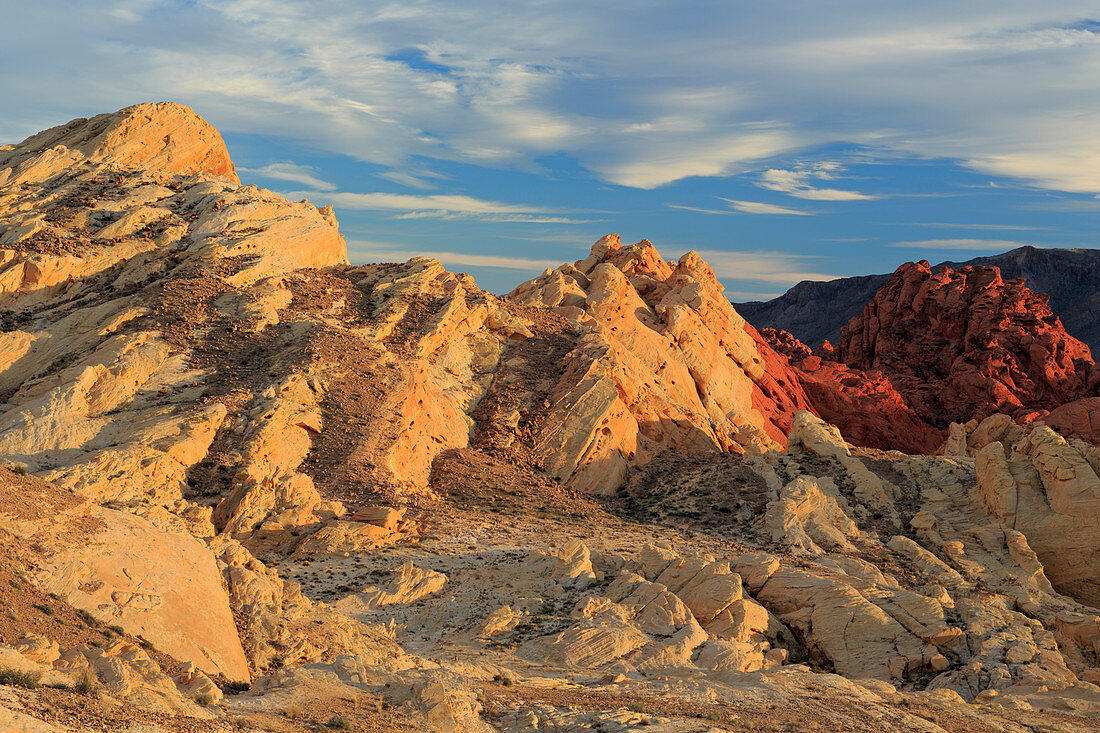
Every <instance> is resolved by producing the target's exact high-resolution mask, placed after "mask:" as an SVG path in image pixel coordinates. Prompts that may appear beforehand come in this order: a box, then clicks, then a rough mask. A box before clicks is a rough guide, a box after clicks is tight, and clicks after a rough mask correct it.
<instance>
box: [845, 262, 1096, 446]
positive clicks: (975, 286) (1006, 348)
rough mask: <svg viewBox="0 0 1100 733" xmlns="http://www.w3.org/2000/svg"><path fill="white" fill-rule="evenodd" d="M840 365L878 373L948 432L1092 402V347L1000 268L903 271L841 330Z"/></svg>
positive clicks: (923, 266)
mask: <svg viewBox="0 0 1100 733" xmlns="http://www.w3.org/2000/svg"><path fill="white" fill-rule="evenodd" d="M835 355H836V358H837V360H838V361H842V362H845V363H847V364H848V365H850V366H852V367H855V368H857V369H864V370H867V369H877V370H880V371H882V372H884V373H885V374H887V375H888V376H889V377H890V381H891V382H892V383H893V385H894V386H895V387H896V388H897V390H898V391H899V392H900V393H901V394H902V395H903V396H904V398H905V400H906V402H907V403H908V404H909V405H910V406H911V407H912V408H913V410H914V411H915V412H916V413H917V415H919V416H920V417H921V418H922V419H923V420H925V421H927V422H929V423H931V424H933V425H935V426H938V427H946V424H947V423H948V422H950V421H952V420H955V421H959V422H965V421H966V420H969V419H971V418H977V419H982V418H984V417H987V416H988V415H990V414H993V413H996V412H1002V413H1006V414H1009V415H1012V416H1013V417H1015V418H1017V419H1021V418H1026V417H1028V415H1029V413H1031V412H1034V411H1036V410H1040V411H1045V410H1050V409H1051V408H1052V407H1054V406H1057V405H1061V404H1064V403H1067V402H1071V401H1073V400H1075V399H1078V398H1081V397H1087V396H1093V394H1094V393H1095V389H1096V385H1097V382H1098V380H1100V372H1097V370H1096V369H1095V367H1094V364H1093V361H1092V356H1091V354H1090V353H1089V349H1088V347H1087V346H1086V345H1085V344H1083V343H1081V342H1080V341H1078V340H1077V339H1075V338H1073V337H1072V336H1069V335H1068V334H1067V333H1066V332H1065V329H1064V328H1062V324H1061V322H1060V321H1059V320H1058V318H1057V317H1056V316H1054V315H1053V314H1052V313H1051V311H1050V308H1049V307H1048V305H1047V298H1046V296H1044V295H1041V294H1038V293H1035V292H1033V291H1031V290H1030V289H1028V288H1027V287H1026V286H1025V285H1024V284H1023V282H1022V281H1020V280H1007V281H1006V280H1004V279H1002V278H1001V274H1000V271H999V270H998V269H997V268H995V267H963V268H961V269H959V270H952V269H950V268H944V269H942V270H940V271H939V272H937V273H935V274H933V273H932V270H931V267H929V265H928V263H927V262H924V261H922V262H919V263H908V264H905V265H902V266H901V267H900V268H898V270H897V271H896V272H895V273H894V275H893V277H892V278H891V279H890V281H889V282H888V283H887V284H886V285H884V286H883V287H882V288H881V289H880V290H879V291H878V293H877V294H876V295H875V298H874V300H872V301H871V302H870V303H868V304H867V306H866V307H865V308H864V311H863V313H862V314H861V315H859V316H856V317H855V318H853V319H852V320H851V321H850V322H849V323H848V325H847V326H845V327H844V328H843V329H842V330H841V337H840V340H839V341H838V342H837V344H836V347H835Z"/></svg>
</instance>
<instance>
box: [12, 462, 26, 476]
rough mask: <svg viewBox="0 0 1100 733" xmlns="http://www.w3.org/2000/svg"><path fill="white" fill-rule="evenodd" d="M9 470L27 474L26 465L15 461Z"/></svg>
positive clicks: (22, 474) (23, 474)
mask: <svg viewBox="0 0 1100 733" xmlns="http://www.w3.org/2000/svg"><path fill="white" fill-rule="evenodd" d="M11 470H12V472H13V473H17V474H19V475H20V476H26V475H27V467H26V466H24V465H23V464H21V463H16V464H15V465H14V466H12V467H11Z"/></svg>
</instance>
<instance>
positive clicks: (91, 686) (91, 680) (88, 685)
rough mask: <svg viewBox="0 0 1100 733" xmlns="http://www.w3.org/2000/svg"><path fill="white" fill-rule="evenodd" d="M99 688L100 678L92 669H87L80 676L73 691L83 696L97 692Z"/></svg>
mask: <svg viewBox="0 0 1100 733" xmlns="http://www.w3.org/2000/svg"><path fill="white" fill-rule="evenodd" d="M98 686H99V677H97V676H96V673H95V672H93V671H92V668H91V667H85V668H84V671H83V672H81V674H80V676H79V677H78V678H77V679H76V684H74V685H73V689H74V690H75V691H77V692H79V693H80V694H82V695H87V694H88V693H90V692H92V691H93V690H95V688H96V687H98Z"/></svg>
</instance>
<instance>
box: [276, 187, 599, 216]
mask: <svg viewBox="0 0 1100 733" xmlns="http://www.w3.org/2000/svg"><path fill="white" fill-rule="evenodd" d="M283 195H284V196H286V197H287V198H289V199H296V198H299V197H302V196H314V197H315V198H317V199H319V200H321V201H324V202H325V203H329V204H332V205H333V206H338V207H341V208H343V209H350V210H360V211H387V212H391V213H393V214H394V215H395V216H396V217H397V218H405V219H417V218H464V217H465V218H470V217H472V218H478V219H481V220H484V221H497V222H510V223H530V224H578V223H586V222H587V221H590V220H586V219H573V218H570V217H568V216H561V215H559V214H560V213H561V212H557V211H555V210H554V209H549V208H545V207H542V206H525V205H522V204H507V203H502V202H500V201H489V200H486V199H479V198H475V197H473V196H466V195H463V194H427V195H419V194H406V193H382V192H374V193H353V192H348V191H334V192H331V193H327V192H326V193H323V194H318V193H316V192H308V191H291V192H289V193H285V194H283Z"/></svg>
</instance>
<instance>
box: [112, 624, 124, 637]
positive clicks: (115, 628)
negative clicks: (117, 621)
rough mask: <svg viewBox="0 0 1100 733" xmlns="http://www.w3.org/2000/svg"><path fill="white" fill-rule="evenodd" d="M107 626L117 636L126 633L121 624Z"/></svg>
mask: <svg viewBox="0 0 1100 733" xmlns="http://www.w3.org/2000/svg"><path fill="white" fill-rule="evenodd" d="M107 628H109V629H110V630H111V631H112V632H114V633H115V634H117V635H118V636H122V635H123V634H125V633H126V629H124V628H122V627H121V626H108V627H107Z"/></svg>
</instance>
